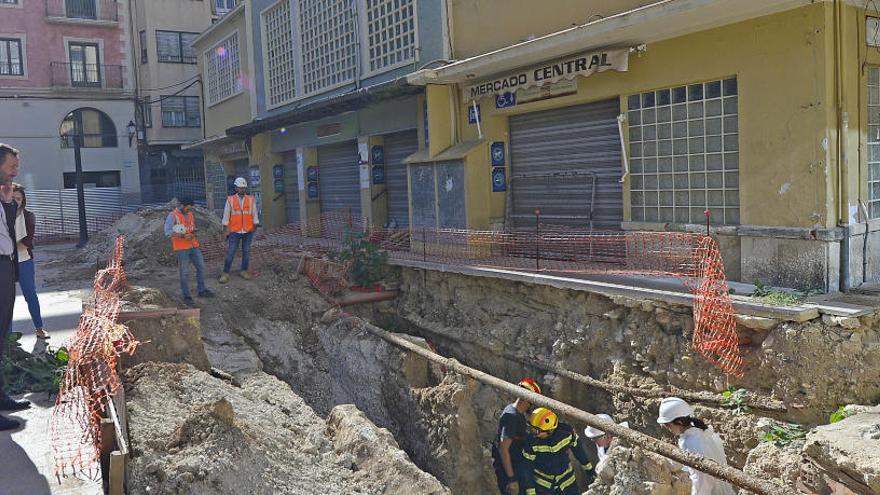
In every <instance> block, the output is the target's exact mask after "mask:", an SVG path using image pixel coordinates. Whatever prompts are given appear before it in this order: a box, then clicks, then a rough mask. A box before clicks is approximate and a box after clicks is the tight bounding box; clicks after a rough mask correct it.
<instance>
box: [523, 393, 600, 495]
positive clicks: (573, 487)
mask: <svg viewBox="0 0 880 495" xmlns="http://www.w3.org/2000/svg"><path fill="white" fill-rule="evenodd" d="M529 424H530V425H531V427H532V429H533V431H534V434H533V435H532V436H531V437H530V438H529V441H528V442H527V443H526V446H525V448H524V449H523V458H524V459H525V465H526V468H527V469H529V471H530V472H531V473H532V476H530V477H529V478H528V480H527V481H526V486H525V488H526V495H579V494H580V493H581V492H580V490H579V489H578V485H577V473H576V472H575V469H583V470H584V473H585V474H586V477H587V484H590V483H592V482H593V479H594V478H595V473H594V471H593V465H592V464H591V463H590V460H589V459H588V458H587V451H586V450H585V449H584V444H583V442H581V440H580V438H579V437H578V434H577V433H576V432H575V430H574V428H572V427H571V426H569V425H567V424H565V423H560V422H559V418H558V417H557V416H556V413H554V412H553V411H551V410H549V409H546V408H544V407H539V408H537V409H535V411H534V412H532V416H531V418H530V419H529ZM569 452H571V453H572V454H574V457H575V459H577V460H578V462H579V463H580V466H579V467H578V468H575V467H574V466H572V465H571V461H570V460H569V456H568V453H569Z"/></svg>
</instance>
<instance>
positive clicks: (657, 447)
mask: <svg viewBox="0 0 880 495" xmlns="http://www.w3.org/2000/svg"><path fill="white" fill-rule="evenodd" d="M349 321H351V322H353V323H354V324H355V327H357V328H360V329H362V330H365V331H367V332H369V333H372V334H373V335H375V336H377V337H379V338H381V339H382V340H385V341H387V342H389V343H390V344H392V345H394V346H395V347H398V348H401V349H403V350H405V351H408V352H411V353H413V354H417V355H419V356H421V357H423V358H425V359H427V360H429V361H431V362H434V363H437V364H439V365H441V366H444V367H446V369H448V370H451V371H453V372H455V373H458V374H460V375H465V376H467V377H470V378H472V379H474V380H477V381H478V382H480V383H483V384H486V385H489V386H490V387H492V388H495V389H497V390H500V391H502V392H505V393H508V394H510V395H512V396H514V397H518V398H520V399H524V400H527V401H529V403H531V404H535V405H537V406H542V407H547V408H550V409H552V410H553V411H555V412H556V413H558V414H561V415H563V416H567V417H569V418H573V419H576V420H578V421H580V422H582V423H584V424H586V425H589V426H592V427H594V428H597V429H599V430H602V431H604V432H608V433H611V434H613V435H615V436H617V437H620V438H622V439H624V440H627V441H628V442H630V443H632V444H633V445H637V446H639V447H641V448H644V449H646V450H650V451H651V452H654V453H656V454H659V455H661V456H663V457H666V458H668V459H672V460H674V461H676V462H679V463H681V464H684V465H685V466H689V467H692V468H695V469H698V470H700V471H702V472H704V473H706V474H709V475H710V476H714V477H716V478H720V479H723V480H725V481H728V482H730V483H732V484H734V485H736V486H738V487H740V488H745V489H746V490H750V491H752V492H754V493H756V494H758V495H786V494H785V491H784V490H783V488H782V487H780V486H778V485H775V484H773V483H770V482H768V481H765V480H761V479H757V478H755V477H752V476H749V475H747V474H746V473H744V472H742V471H740V470H738V469H735V468H732V467H730V466H722V465H721V464H719V463H717V462H715V461H713V460H712V459H709V458H706V457H703V456H700V455H696V454H692V453H690V452H687V451H685V450H682V449H680V448H678V447H676V446H674V445H672V444H670V443H668V442H664V441H661V440H657V439H656V438H654V437H651V436H648V435H645V434H644V433H639V432H637V431H634V430H631V429H629V428H625V427H623V426H620V425H618V424H616V423H614V422H612V421H606V420H604V419H601V418H598V417H596V416H594V415H593V414H590V413H588V412H586V411H582V410H580V409H577V408H575V407H572V406H570V405H568V404H565V403H563V402H559V401H558V400H554V399H551V398H549V397H546V396H543V395H540V394H536V393H534V392H531V391H529V390H526V389H524V388H523V387H520V386H518V385H515V384H513V383H510V382H506V381H504V380H501V379H500V378H497V377H494V376H492V375H489V374H488V373H484V372H482V371H480V370H477V369H474V368H471V367H469V366H465V365H463V364H461V363H459V362H458V361H456V360H455V359H450V358H445V357H443V356H441V355H439V354H436V353H434V352H431V351H430V350H428V349H425V348H423V347H420V346H418V345H416V344H414V343H412V342H410V341H408V340H406V339H403V338H401V337H399V336H397V335H394V334H392V333H390V332H388V331H386V330H382V329H381V328H379V327H376V326H374V325H371V324H369V323H367V322H365V321H363V320H360V319H355V318H349Z"/></svg>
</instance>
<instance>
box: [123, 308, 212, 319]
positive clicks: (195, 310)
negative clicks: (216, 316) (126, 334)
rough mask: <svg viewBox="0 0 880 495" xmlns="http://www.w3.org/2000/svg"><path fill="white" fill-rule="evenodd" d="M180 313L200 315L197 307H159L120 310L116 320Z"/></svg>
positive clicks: (197, 316) (189, 316) (182, 314)
mask: <svg viewBox="0 0 880 495" xmlns="http://www.w3.org/2000/svg"><path fill="white" fill-rule="evenodd" d="M174 315H180V316H184V317H187V318H199V317H200V316H201V310H200V309H199V308H187V309H178V308H161V309H150V310H145V311H122V312H120V313H119V317H118V318H117V320H118V321H126V320H139V319H146V318H161V317H163V316H174Z"/></svg>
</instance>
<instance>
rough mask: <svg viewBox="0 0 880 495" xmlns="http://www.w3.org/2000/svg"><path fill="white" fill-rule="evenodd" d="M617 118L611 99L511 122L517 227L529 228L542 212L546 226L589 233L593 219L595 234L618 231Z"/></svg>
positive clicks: (620, 209) (620, 208)
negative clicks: (585, 229)
mask: <svg viewBox="0 0 880 495" xmlns="http://www.w3.org/2000/svg"><path fill="white" fill-rule="evenodd" d="M619 113H620V105H619V101H618V100H617V99H613V100H607V101H601V102H597V103H590V104H588V105H578V106H573V107H567V108H559V109H554V110H546V111H541V112H534V113H528V114H524V115H517V116H513V117H511V118H510V161H511V208H510V216H511V220H512V221H513V225H514V226H515V227H533V226H534V224H535V210H540V211H541V222H542V223H545V224H554V225H566V226H572V227H580V228H589V227H590V220H591V213H592V226H593V228H594V229H597V230H620V223H621V222H622V221H623V185H622V184H621V183H620V177H621V175H622V170H621V168H622V165H621V155H620V136H619V133H618V128H617V116H618V115H619ZM594 175H595V179H596V182H595V189H594V188H593V178H594ZM594 190H595V195H594V193H593V191H594ZM591 204H592V206H593V207H592V212H591V208H590V206H591Z"/></svg>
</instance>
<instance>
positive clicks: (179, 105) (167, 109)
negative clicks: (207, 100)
mask: <svg viewBox="0 0 880 495" xmlns="http://www.w3.org/2000/svg"><path fill="white" fill-rule="evenodd" d="M201 125H202V119H201V113H200V112H199V97H198V96H163V97H162V127H201Z"/></svg>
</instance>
